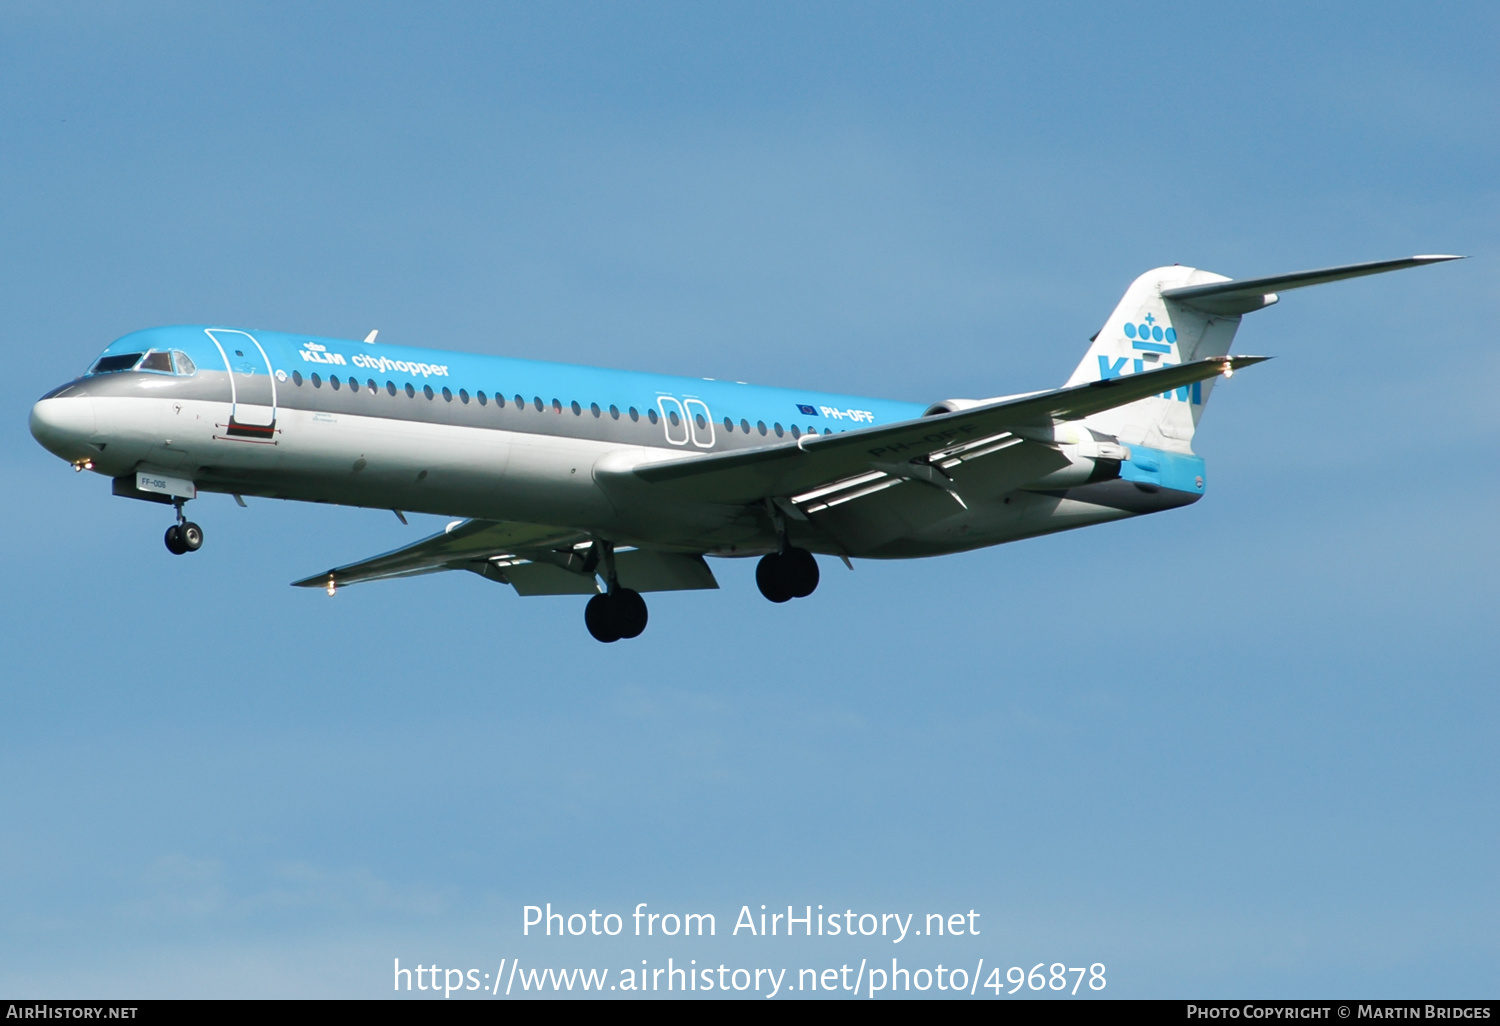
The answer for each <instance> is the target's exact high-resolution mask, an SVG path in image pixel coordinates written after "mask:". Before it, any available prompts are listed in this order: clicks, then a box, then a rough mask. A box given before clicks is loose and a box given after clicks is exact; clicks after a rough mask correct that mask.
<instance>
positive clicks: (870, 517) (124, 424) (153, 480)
mask: <svg viewBox="0 0 1500 1026" xmlns="http://www.w3.org/2000/svg"><path fill="white" fill-rule="evenodd" d="M1455 259H1458V258H1457V257H1453V256H1415V257H1410V258H1407V259H1402V260H1387V261H1377V262H1373V263H1363V264H1350V265H1347V266H1343V267H1330V268H1325V269H1323V270H1318V271H1302V272H1298V273H1294V274H1285V275H1279V276H1276V277H1270V278H1256V279H1250V280H1241V281H1233V280H1230V279H1228V278H1225V277H1224V276H1222V275H1218V274H1213V273H1210V272H1207V271H1200V270H1196V269H1194V268H1191V267H1180V266H1172V267H1158V268H1156V269H1155V270H1152V271H1148V272H1146V273H1145V274H1143V275H1141V276H1140V277H1139V278H1137V279H1136V280H1135V281H1134V282H1133V283H1132V284H1131V286H1130V288H1129V289H1128V290H1127V291H1126V293H1125V297H1124V298H1123V299H1122V300H1121V301H1120V304H1119V305H1118V306H1117V307H1116V308H1115V311H1114V313H1112V314H1111V315H1110V317H1109V320H1108V321H1106V322H1105V324H1104V327H1103V328H1101V329H1100V330H1099V332H1098V333H1097V334H1096V335H1095V336H1094V337H1093V339H1091V346H1090V348H1089V350H1088V353H1087V355H1085V356H1084V358H1083V362H1082V363H1080V364H1079V365H1078V368H1077V370H1075V371H1074V372H1073V375H1072V377H1070V378H1069V379H1068V381H1067V384H1065V385H1064V386H1063V387H1062V388H1058V389H1053V390H1050V391H1042V392H1029V393H1024V394H1021V395H1010V396H1000V397H996V398H991V399H947V400H944V401H942V402H937V403H932V404H928V405H924V404H920V403H908V402H896V401H892V400H887V399H867V398H861V397H858V396H849V395H833V394H825V393H819V392H807V391H800V390H786V389H774V388H762V387H758V386H753V385H747V384H745V383H743V382H723V381H714V380H712V379H708V378H703V379H695V378H679V377H664V376H659V375H652V374H642V373H637V372H632V371H619V370H601V369H595V368H588V367H576V366H569V365H566V364H557V363H542V362H537V361H532V360H517V359H509V358H505V357H498V356H477V355H472V354H466V353H456V352H444V351H438V350H430V349H416V348H409V347H400V346H386V345H378V344H376V342H375V336H376V333H375V332H373V331H372V332H370V334H369V336H368V337H367V338H365V339H364V341H363V342H358V341H345V340H340V339H327V338H312V337H308V336H305V335H289V334H284V333H280V332H270V331H258V330H257V331H245V330H242V329H239V328H221V327H212V326H209V327H204V326H193V327H167V328H152V329H148V330H145V331H137V332H134V333H132V334H129V335H126V336H124V337H123V338H120V339H117V340H116V341H115V342H112V343H111V344H110V345H109V346H108V347H107V348H106V349H105V350H104V353H103V354H102V355H101V356H100V357H99V359H98V360H97V361H95V362H94V364H93V366H92V367H91V368H90V369H89V371H88V372H87V373H85V374H84V375H83V376H82V377H79V378H77V379H75V380H73V381H71V382H69V383H68V384H66V385H63V386H61V387H60V388H56V389H54V390H52V391H51V392H49V393H47V395H46V396H44V397H43V398H42V399H41V400H40V401H38V402H37V403H36V405H35V406H34V407H33V408H32V411H31V433H32V435H34V436H35V437H36V439H37V441H38V442H40V443H41V444H42V445H43V446H45V447H46V448H47V449H48V450H50V451H51V452H53V453H55V454H57V455H58V456H60V457H62V458H63V459H65V460H67V461H68V462H69V463H71V464H72V465H73V468H74V469H75V470H80V471H81V470H91V471H94V472H95V473H98V474H103V475H106V476H108V477H110V478H112V479H113V490H114V494H116V495H122V496H127V497H129V498H133V499H146V500H150V501H154V502H161V503H166V504H170V505H172V506H174V507H175V508H176V512H177V522H176V523H175V524H173V525H172V526H171V527H169V528H168V529H167V533H166V545H167V548H168V550H170V551H171V552H173V553H177V554H182V553H186V552H192V551H195V550H197V549H198V548H199V546H201V545H202V544H203V530H202V529H201V528H200V527H199V526H198V525H197V524H195V523H193V522H191V521H189V520H188V519H187V518H186V517H185V516H184V514H183V505H184V503H186V502H187V501H189V500H191V499H194V498H196V497H197V495H198V493H199V492H200V491H207V492H221V493H229V494H232V495H233V496H234V497H235V499H236V501H238V502H239V503H240V504H241V505H244V499H243V496H246V495H253V496H263V497H266V498H276V499H296V500H301V501H307V502H330V503H338V504H341V505H348V506H365V507H372V508H379V509H390V510H393V511H395V512H396V515H397V516H398V517H401V519H402V520H403V521H404V520H405V517H404V516H402V512H401V511H403V510H410V511H417V512H422V513H435V514H440V515H446V516H454V517H459V518H462V519H459V520H455V521H454V522H453V523H450V524H449V525H448V527H447V529H446V530H445V531H443V532H441V533H440V534H436V535H433V536H431V537H429V538H424V539H423V540H421V541H419V542H416V543H415V544H412V545H407V546H405V547H403V548H400V549H396V550H395V551H393V552H388V553H386V554H385V555H381V556H376V557H374V558H372V559H366V560H363V561H361V562H358V563H351V564H349V565H347V566H340V567H335V568H334V569H332V570H328V571H326V572H324V573H320V574H315V575H314V576H312V577H309V578H307V579H306V580H302V581H297V582H296V584H297V585H298V586H300V587H319V588H326V589H327V591H328V593H329V594H330V595H332V594H333V593H334V592H335V590H337V589H338V588H339V587H340V586H342V585H346V584H353V583H356V582H360V581H370V580H379V579H383V578H390V577H407V576H412V575H415V574H425V573H433V572H435V571H439V570H469V571H472V572H473V573H477V574H480V575H481V576H483V577H486V578H488V579H490V580H492V581H498V582H500V583H503V584H509V585H510V586H511V587H513V588H514V589H515V590H516V591H517V592H518V593H520V594H522V595H560V594H579V595H591V596H593V597H592V598H591V599H589V601H588V603H587V605H586V606H585V609H584V621H585V623H586V624H587V626H588V630H589V632H590V633H591V634H592V635H593V636H594V637H595V638H597V639H599V640H600V641H615V640H618V639H620V638H633V637H636V636H637V635H639V634H640V633H641V631H643V630H644V629H645V627H646V618H647V614H646V603H645V601H644V600H643V599H642V598H641V594H640V593H641V592H649V591H671V590H683V589H701V588H716V587H718V584H717V582H716V581H715V580H714V575H713V571H712V570H711V569H710V568H709V565H708V563H707V562H706V561H705V559H704V557H705V556H718V557H743V556H759V557H760V563H759V565H758V566H757V568H756V573H755V578H756V583H757V584H758V585H759V587H760V590H761V592H762V593H763V594H764V595H765V596H766V598H768V599H770V600H771V601H772V602H785V601H787V600H788V599H792V598H802V597H805V596H807V595H810V594H811V593H812V591H813V589H814V588H816V587H817V584H818V563H817V560H816V559H815V558H814V556H813V553H821V554H823V555H827V556H835V557H839V558H841V559H842V560H843V561H844V562H845V564H847V565H851V566H852V564H850V563H849V561H850V559H851V558H872V559H899V558H908V557H916V556H933V555H939V554H943V553H950V552H961V551H964V550H966V549H974V548H979V547H981V546H986V545H997V544H1000V543H1001V542H1008V541H1015V540H1017V539H1020V538H1030V537H1033V536H1036V535H1040V534H1047V533H1050V532H1053V531H1064V530H1068V529H1071V528H1075V527H1084V526H1087V525H1090V524H1099V523H1103V522H1105V521H1110V520H1119V519H1122V518H1125V517H1132V516H1137V515H1139V514H1142V513H1155V512H1158V511H1160V510H1165V509H1172V508H1174V507H1177V506H1186V505H1188V504H1190V503H1193V502H1196V501H1197V500H1198V499H1199V498H1200V497H1201V496H1202V495H1203V489H1204V464H1203V460H1202V459H1201V458H1200V457H1199V456H1197V455H1195V454H1194V453H1193V450H1192V440H1193V432H1194V430H1195V428H1196V427H1197V424H1198V420H1199V418H1200V417H1201V416H1202V415H1203V407H1204V406H1205V405H1206V404H1207V402H1208V397H1209V394H1210V392H1211V391H1212V389H1213V385H1214V381H1215V379H1217V378H1218V377H1219V376H1220V375H1223V376H1224V377H1228V376H1230V375H1231V374H1233V373H1234V371H1236V370H1238V369H1240V368H1242V367H1245V366H1248V365H1250V364H1253V363H1257V362H1259V361H1260V360H1261V359H1264V358H1263V357H1250V356H1230V355H1229V346H1230V343H1231V341H1232V340H1233V338H1234V334H1235V331H1236V329H1237V328H1238V327H1239V323H1240V318H1241V317H1242V316H1243V315H1244V314H1246V313H1249V312H1251V311H1254V310H1259V309H1261V308H1263V307H1267V306H1270V305H1271V304H1272V303H1275V302H1276V301H1277V293H1278V292H1281V291H1285V290H1287V289H1294V288H1302V287H1304V286H1307V285H1317V284H1321V283H1323V282H1330V281H1336V280H1338V279H1341V278H1354V277H1359V276H1361V275H1367V274H1378V273H1380V272H1383V271H1394V270H1398V269H1400V268H1405V267H1416V266H1419V265H1421V264H1429V263H1436V262H1439V261H1443V260H1455ZM601 580H602V583H601Z"/></svg>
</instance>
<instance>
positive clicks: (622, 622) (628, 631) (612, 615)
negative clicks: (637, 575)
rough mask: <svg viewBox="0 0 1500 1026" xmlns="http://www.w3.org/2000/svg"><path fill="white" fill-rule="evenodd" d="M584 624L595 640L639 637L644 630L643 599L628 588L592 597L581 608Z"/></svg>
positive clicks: (644, 612) (605, 640) (636, 592)
mask: <svg viewBox="0 0 1500 1026" xmlns="http://www.w3.org/2000/svg"><path fill="white" fill-rule="evenodd" d="M583 622H584V625H585V626H587V627H588V629H589V633H590V634H592V635H593V636H594V639H595V640H596V641H604V642H610V641H619V640H620V639H621V638H635V637H639V636H640V633H641V631H643V630H645V629H646V600H645V599H643V598H641V593H640V592H638V591H632V590H631V589H629V588H616V589H615V590H614V591H609V592H605V593H604V594H603V595H595V596H594V597H593V598H591V599H589V604H588V605H586V606H584V607H583Z"/></svg>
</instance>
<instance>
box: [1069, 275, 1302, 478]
mask: <svg viewBox="0 0 1500 1026" xmlns="http://www.w3.org/2000/svg"><path fill="white" fill-rule="evenodd" d="M1221 281H1229V279H1228V278H1225V277H1224V276H1223V275H1220V274H1212V273H1210V272H1208V271H1200V270H1197V269H1195V268H1192V267H1178V266H1174V267H1158V268H1156V269H1155V270H1152V271H1147V272H1146V273H1145V274H1143V275H1141V276H1140V277H1139V278H1137V279H1136V280H1135V281H1133V282H1131V284H1130V288H1128V289H1126V290H1125V296H1124V298H1122V299H1121V300H1120V303H1119V305H1118V306H1116V307H1115V309H1114V312H1113V313H1111V314H1110V315H1109V319H1108V320H1107V321H1105V322H1104V327H1103V328H1100V329H1099V333H1098V334H1097V335H1095V336H1094V338H1093V342H1092V344H1091V345H1090V346H1089V351H1088V354H1087V355H1086V356H1084V358H1083V362H1082V363H1080V364H1079V365H1078V368H1077V369H1076V370H1075V371H1073V375H1072V377H1070V378H1068V382H1067V383H1068V384H1069V385H1081V384H1084V383H1086V382H1089V381H1099V380H1101V379H1104V378H1117V377H1121V376H1123V375H1126V374H1136V373H1139V372H1140V371H1145V370H1155V369H1156V368H1158V367H1170V366H1173V365H1175V364H1179V363H1187V362H1188V361H1190V360H1202V359H1207V358H1209V357H1213V356H1224V355H1226V354H1227V353H1228V352H1229V346H1230V344H1231V343H1232V342H1233V341H1234V333H1235V332H1236V331H1237V330H1238V329H1239V326H1240V315H1239V314H1213V313H1208V312H1206V311H1203V310H1199V309H1198V308H1196V307H1192V306H1188V305H1187V304H1185V303H1181V302H1178V301H1176V300H1172V299H1166V298H1163V297H1162V293H1163V292H1164V291H1166V290H1169V289H1176V288H1184V287H1187V286H1193V285H1206V284H1210V283H1213V282H1221ZM1271 301H1272V302H1275V300H1274V298H1273V299H1272V300H1271ZM1213 385H1214V379H1212V378H1210V379H1209V380H1207V381H1203V382H1200V383H1197V384H1194V385H1189V386H1186V387H1184V388H1178V389H1174V390H1173V391H1171V392H1168V393H1166V394H1164V395H1160V396H1153V397H1152V398H1150V399H1142V400H1140V401H1139V402H1135V403H1131V404H1130V405H1128V406H1122V407H1120V408H1118V409H1115V410H1109V411H1107V412H1105V413H1100V414H1095V415H1094V416H1092V417H1090V418H1088V424H1089V426H1090V427H1092V428H1094V429H1095V430H1097V431H1100V432H1103V433H1105V434H1110V435H1114V436H1115V437H1117V438H1119V439H1120V440H1121V441H1124V442H1128V443H1135V444H1137V445H1148V446H1151V447H1153V448H1157V449H1167V450H1172V451H1176V452H1192V451H1193V450H1192V440H1193V432H1194V431H1195V430H1196V429H1197V427H1198V419H1199V418H1200V417H1201V416H1202V415H1203V407H1204V405H1205V404H1206V403H1207V402H1208V395H1209V393H1210V392H1211V391H1212V390H1213Z"/></svg>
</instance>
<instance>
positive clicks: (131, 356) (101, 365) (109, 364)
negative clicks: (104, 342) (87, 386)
mask: <svg viewBox="0 0 1500 1026" xmlns="http://www.w3.org/2000/svg"><path fill="white" fill-rule="evenodd" d="M141 355H142V354H140V353H120V354H119V355H117V356H101V357H100V358H99V362H98V363H96V364H94V369H93V370H92V371H90V372H89V373H90V374H109V373H111V372H113V371H127V370H130V368H132V367H134V366H135V365H136V364H137V363H138V362H140V359H141Z"/></svg>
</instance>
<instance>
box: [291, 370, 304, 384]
mask: <svg viewBox="0 0 1500 1026" xmlns="http://www.w3.org/2000/svg"><path fill="white" fill-rule="evenodd" d="M292 384H294V385H296V386H297V387H298V388H301V387H302V372H301V371H295V370H294V371H292Z"/></svg>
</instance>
